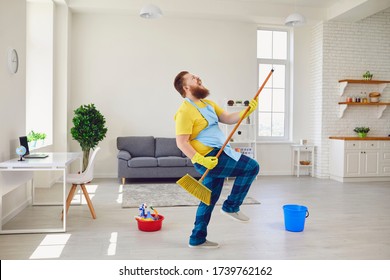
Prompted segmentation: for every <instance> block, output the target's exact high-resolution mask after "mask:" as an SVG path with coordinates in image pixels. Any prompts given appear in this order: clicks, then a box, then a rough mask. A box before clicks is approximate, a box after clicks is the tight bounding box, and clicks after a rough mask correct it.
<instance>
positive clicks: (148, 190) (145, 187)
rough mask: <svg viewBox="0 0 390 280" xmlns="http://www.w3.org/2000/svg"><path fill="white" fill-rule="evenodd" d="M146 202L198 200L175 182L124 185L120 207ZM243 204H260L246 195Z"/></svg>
mask: <svg viewBox="0 0 390 280" xmlns="http://www.w3.org/2000/svg"><path fill="white" fill-rule="evenodd" d="M230 191H231V186H224V187H223V189H222V193H221V196H220V198H219V200H218V202H217V205H221V204H222V203H223V202H224V201H225V199H226V198H227V196H228V195H229V194H230ZM142 203H146V204H147V205H150V206H155V207H173V206H197V205H199V200H198V199H196V198H195V197H193V196H192V195H191V194H189V193H188V192H187V191H185V190H184V189H182V188H181V187H180V186H179V185H177V184H134V185H124V186H123V195H122V208H135V207H137V208H138V207H139V206H140V205H141V204H142ZM244 204H260V202H259V201H257V200H256V199H254V198H251V197H246V198H245V200H244Z"/></svg>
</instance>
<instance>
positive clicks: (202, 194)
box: [176, 174, 211, 205]
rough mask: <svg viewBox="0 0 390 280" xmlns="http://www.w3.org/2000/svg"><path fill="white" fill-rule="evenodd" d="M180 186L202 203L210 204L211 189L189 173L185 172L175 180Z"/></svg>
mask: <svg viewBox="0 0 390 280" xmlns="http://www.w3.org/2000/svg"><path fill="white" fill-rule="evenodd" d="M176 183H177V184H178V185H179V186H180V187H182V188H183V189H185V190H186V191H187V192H189V193H190V194H192V195H193V196H195V197H196V198H198V199H199V200H201V201H202V202H203V203H204V204H207V205H210V202H211V190H210V189H209V188H207V187H206V186H204V185H203V184H202V183H201V182H199V181H197V180H195V179H194V178H193V177H192V176H191V175H189V174H186V175H184V176H183V177H182V178H180V179H179V180H178V181H177V182H176Z"/></svg>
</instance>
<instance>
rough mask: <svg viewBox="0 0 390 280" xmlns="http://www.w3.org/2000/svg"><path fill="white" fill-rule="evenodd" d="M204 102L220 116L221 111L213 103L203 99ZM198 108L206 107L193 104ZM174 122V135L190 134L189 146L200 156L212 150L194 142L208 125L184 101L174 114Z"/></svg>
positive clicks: (194, 109) (200, 103) (200, 104)
mask: <svg viewBox="0 0 390 280" xmlns="http://www.w3.org/2000/svg"><path fill="white" fill-rule="evenodd" d="M203 101H204V102H206V103H207V104H209V105H211V106H212V107H213V108H214V110H215V112H216V113H217V116H219V115H221V114H222V112H223V109H222V108H221V107H219V106H218V105H217V104H215V103H214V102H213V101H210V100H208V99H203ZM195 104H196V105H197V106H198V107H200V108H204V107H206V106H207V105H206V104H204V103H203V102H201V101H199V102H196V103H195ZM175 121H176V135H182V134H190V144H191V146H192V147H193V148H194V149H195V150H196V151H197V152H198V153H200V154H201V155H206V154H208V153H209V152H210V151H211V150H212V149H213V148H211V147H208V146H206V145H203V144H202V143H201V142H199V141H197V140H194V139H195V138H196V136H198V134H199V133H200V132H201V131H202V130H203V129H205V128H206V127H207V125H208V123H207V121H206V119H205V118H204V117H203V116H202V114H201V113H200V112H199V111H198V109H197V108H196V107H195V106H194V105H192V104H191V103H189V102H188V101H184V102H183V103H182V104H181V106H180V107H179V109H178V110H177V112H176V114H175Z"/></svg>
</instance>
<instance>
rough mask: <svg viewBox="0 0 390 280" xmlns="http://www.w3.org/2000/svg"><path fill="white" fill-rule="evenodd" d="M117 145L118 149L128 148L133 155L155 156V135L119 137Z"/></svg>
mask: <svg viewBox="0 0 390 280" xmlns="http://www.w3.org/2000/svg"><path fill="white" fill-rule="evenodd" d="M116 145H117V148H118V150H126V151H128V152H129V153H130V155H131V156H132V157H154V151H155V145H154V137H153V136H128V137H118V138H117V140H116Z"/></svg>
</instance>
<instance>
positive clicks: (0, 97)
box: [0, 0, 26, 216]
mask: <svg viewBox="0 0 390 280" xmlns="http://www.w3.org/2000/svg"><path fill="white" fill-rule="evenodd" d="M10 48H14V49H16V50H17V52H18V56H19V61H20V64H19V69H18V72H17V73H16V74H11V73H10V71H9V70H8V66H7V61H8V57H7V55H8V50H9V49H10ZM25 58H26V3H25V0H13V1H3V0H1V1H0V131H1V138H0V161H5V160H8V159H10V158H13V157H16V153H15V149H16V147H18V146H19V136H21V135H24V134H25V131H26V119H25V111H26V110H25V109H26V107H25V101H26V100H25V86H26V70H25V68H26V67H25V66H26V62H25V61H26V59H25ZM6 181H7V180H6V179H5V175H4V174H3V172H0V186H4V185H5V182H6ZM7 200H8V201H11V202H12V203H6V202H4V204H3V205H1V203H0V207H2V211H3V216H6V215H8V214H9V213H10V211H11V209H12V208H13V207H17V206H19V205H21V204H23V203H25V201H26V193H25V188H21V189H19V190H15V191H13V192H10V193H8V194H7V195H6V199H5V201H7ZM10 204H12V205H10Z"/></svg>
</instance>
